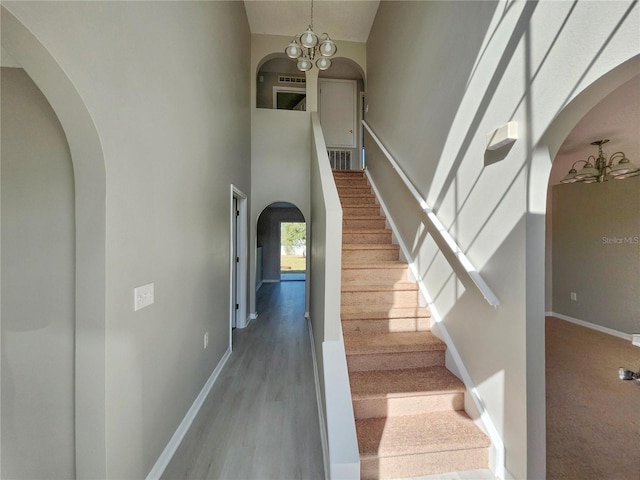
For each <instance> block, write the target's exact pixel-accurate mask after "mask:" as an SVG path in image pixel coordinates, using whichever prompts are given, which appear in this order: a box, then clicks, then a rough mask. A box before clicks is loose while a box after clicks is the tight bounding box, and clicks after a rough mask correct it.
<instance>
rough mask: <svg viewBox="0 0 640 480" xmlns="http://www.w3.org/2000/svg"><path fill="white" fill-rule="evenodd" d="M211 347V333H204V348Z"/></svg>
mask: <svg viewBox="0 0 640 480" xmlns="http://www.w3.org/2000/svg"><path fill="white" fill-rule="evenodd" d="M208 346H209V332H205V333H204V348H207V347H208Z"/></svg>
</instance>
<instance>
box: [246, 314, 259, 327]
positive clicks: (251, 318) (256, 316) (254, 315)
mask: <svg viewBox="0 0 640 480" xmlns="http://www.w3.org/2000/svg"><path fill="white" fill-rule="evenodd" d="M256 318H258V312H253V313H250V314H249V316H248V317H247V322H246V323H245V327H248V326H249V324H250V323H251V322H253V321H254V320H255V319H256Z"/></svg>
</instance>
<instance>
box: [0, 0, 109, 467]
mask: <svg viewBox="0 0 640 480" xmlns="http://www.w3.org/2000/svg"><path fill="white" fill-rule="evenodd" d="M1 9H2V11H1V17H2V18H1V20H2V47H3V49H4V50H5V51H6V52H7V53H8V54H9V55H11V56H12V57H13V58H14V59H15V60H16V62H17V63H18V64H19V65H20V66H22V68H24V70H25V72H26V73H27V74H28V75H29V77H31V79H32V80H33V82H34V83H35V84H36V85H37V87H38V88H39V89H40V91H41V92H42V93H43V94H44V96H45V97H46V99H47V101H48V102H49V104H50V105H51V107H52V108H53V110H54V112H55V114H56V116H57V117H58V119H59V121H60V124H61V126H62V129H63V130H64V134H65V136H66V139H67V143H68V145H69V150H70V153H71V160H72V164H73V175H74V189H75V190H74V195H75V222H76V231H75V244H76V252H75V299H76V300H75V318H76V324H75V458H76V465H75V469H76V471H75V473H76V476H77V477H78V478H105V477H106V408H105V380H106V377H105V240H106V237H105V234H106V228H105V225H106V210H105V206H106V171H105V164H104V155H103V151H102V146H101V143H100V139H99V135H98V132H97V129H96V127H95V125H94V122H93V120H92V118H91V115H90V114H89V112H88V110H87V108H86V106H85V104H84V102H83V100H82V98H81V97H80V95H79V93H78V92H77V90H76V89H75V87H74V85H73V84H72V82H71V81H70V80H69V78H68V77H67V76H66V74H65V73H64V71H63V69H62V68H61V66H60V65H59V64H58V62H57V61H56V60H55V59H54V57H53V56H52V55H51V54H50V52H49V51H48V50H47V48H46V47H45V46H44V45H43V44H42V43H40V41H39V40H38V39H36V38H35V37H34V36H33V34H31V32H30V31H29V30H28V29H27V28H26V27H25V26H24V25H23V24H22V23H21V22H20V21H19V20H18V19H17V18H16V17H15V16H14V15H12V14H11V12H10V11H9V10H7V8H5V7H4V6H2V7H1Z"/></svg>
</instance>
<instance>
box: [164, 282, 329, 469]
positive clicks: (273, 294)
mask: <svg viewBox="0 0 640 480" xmlns="http://www.w3.org/2000/svg"><path fill="white" fill-rule="evenodd" d="M304 301H305V282H281V283H271V284H264V285H263V286H262V287H261V288H260V289H259V290H258V293H257V298H256V302H257V311H258V314H259V316H258V319H257V320H255V321H254V322H252V323H251V325H249V327H247V328H246V329H242V330H240V329H237V330H234V332H233V353H232V355H231V357H230V358H229V360H228V362H227V364H226V365H225V367H224V369H223V370H222V372H221V374H220V376H219V377H218V380H217V381H216V383H215V385H214V386H213V388H212V390H211V393H210V394H209V396H208V398H207V400H206V401H205V403H204V405H203V406H202V408H201V410H200V412H199V414H198V416H197V417H196V419H195V420H194V422H193V424H192V426H191V428H190V430H189V432H188V433H187V435H186V437H185V438H184V440H183V442H182V444H181V445H180V447H179V448H178V450H177V451H176V453H175V455H174V457H173V459H172V461H171V462H170V463H169V465H168V466H167V468H166V470H165V472H164V475H163V477H162V478H163V479H166V480H174V479H194V480H195V479H225V480H254V479H255V480H257V479H274V480H275V479H277V480H288V479H305V480H313V479H323V478H324V466H323V460H322V445H321V440H320V428H319V423H318V408H317V403H316V393H315V384H314V375H313V363H312V356H311V344H310V339H309V330H308V326H307V321H306V319H305V318H304Z"/></svg>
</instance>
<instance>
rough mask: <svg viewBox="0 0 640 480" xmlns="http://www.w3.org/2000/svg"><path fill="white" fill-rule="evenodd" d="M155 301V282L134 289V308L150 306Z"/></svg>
mask: <svg viewBox="0 0 640 480" xmlns="http://www.w3.org/2000/svg"><path fill="white" fill-rule="evenodd" d="M152 303H153V283H148V284H147V285H142V286H140V287H136V288H134V289H133V310H134V311H138V310H140V309H141V308H144V307H148V306H149V305H151V304H152Z"/></svg>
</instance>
